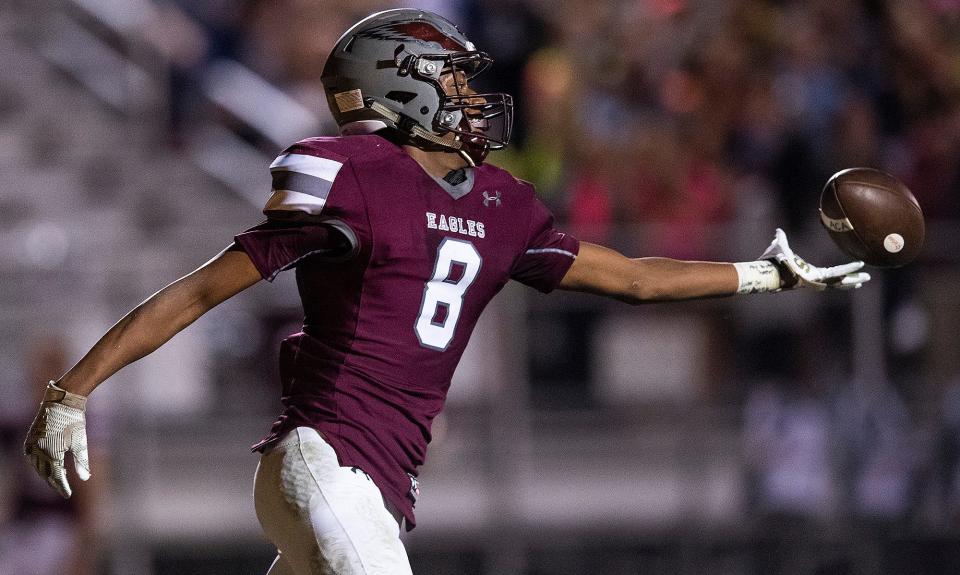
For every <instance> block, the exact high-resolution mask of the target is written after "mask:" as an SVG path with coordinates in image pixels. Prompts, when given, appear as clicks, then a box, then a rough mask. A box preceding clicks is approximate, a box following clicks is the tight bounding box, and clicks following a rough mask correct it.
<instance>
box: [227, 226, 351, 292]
mask: <svg viewBox="0 0 960 575" xmlns="http://www.w3.org/2000/svg"><path fill="white" fill-rule="evenodd" d="M233 240H234V244H233V246H231V249H239V250H243V251H244V252H246V254H247V255H248V256H249V257H250V260H251V261H252V262H253V265H254V266H255V267H256V268H257V271H259V272H260V275H261V276H263V279H265V280H267V281H273V279H274V278H275V277H277V274H278V273H280V272H282V271H283V270H287V269H290V268H292V267H294V266H296V264H297V262H299V261H300V260H302V259H304V258H306V257H310V256H315V257H326V258H328V259H331V260H339V259H346V258H348V257H350V256H351V255H352V254H353V252H355V248H356V245H355V243H353V242H351V240H350V238H349V237H348V231H347V230H344V229H340V228H338V227H336V226H335V225H330V224H324V223H309V222H306V223H305V222H292V221H289V222H288V221H280V220H267V221H265V222H263V223H261V224H260V225H257V226H254V227H252V228H250V229H249V230H246V231H244V232H242V233H240V234H237V236H235V237H234V239H233Z"/></svg>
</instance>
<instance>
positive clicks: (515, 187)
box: [236, 135, 579, 529]
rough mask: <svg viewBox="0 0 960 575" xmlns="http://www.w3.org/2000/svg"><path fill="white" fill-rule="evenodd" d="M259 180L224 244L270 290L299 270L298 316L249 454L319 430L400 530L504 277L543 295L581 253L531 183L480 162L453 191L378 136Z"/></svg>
mask: <svg viewBox="0 0 960 575" xmlns="http://www.w3.org/2000/svg"><path fill="white" fill-rule="evenodd" d="M271 172H272V174H273V195H272V196H271V197H270V199H269V201H268V202H267V205H266V207H265V208H264V213H266V214H267V216H268V217H269V218H270V219H269V220H268V221H267V222H266V223H264V224H262V225H260V226H257V227H256V228H253V229H251V230H248V231H247V232H244V233H241V234H240V235H238V236H237V237H236V246H237V247H238V248H240V249H243V250H244V251H245V252H246V253H247V254H248V255H249V256H250V259H251V260H252V261H253V263H254V265H255V266H256V267H257V269H258V270H259V271H260V273H261V275H262V276H263V277H264V278H265V279H267V280H271V279H273V278H274V277H275V276H276V274H277V273H278V272H279V271H281V270H284V269H288V268H291V267H295V268H296V274H297V285H298V287H299V291H300V297H301V299H302V301H303V308H304V314H305V319H304V325H303V331H302V332H301V333H297V334H294V335H292V336H290V337H289V338H287V339H286V340H284V342H283V344H282V346H281V350H280V376H281V380H282V385H283V395H282V403H283V408H284V409H283V413H282V415H281V416H280V418H279V419H278V420H277V421H276V423H275V424H274V426H273V429H272V430H271V433H270V435H268V436H267V437H266V438H265V439H264V440H263V441H262V442H260V443H259V444H257V445H256V446H254V448H255V449H261V448H263V447H264V446H265V445H267V444H269V443H270V442H272V441H275V440H276V439H277V438H279V437H280V436H281V435H282V434H284V433H285V432H286V431H288V430H290V429H292V428H294V427H297V426H308V427H312V428H315V429H316V430H318V431H319V432H320V433H322V434H323V436H324V438H326V440H327V441H328V442H329V443H330V445H331V446H332V447H333V449H334V450H335V451H336V452H337V455H338V457H339V459H340V464H341V465H343V466H351V467H352V466H357V467H360V468H361V469H363V470H364V471H365V472H367V474H369V475H370V477H371V478H372V479H373V480H374V482H375V483H376V484H377V486H378V487H379V488H380V490H381V491H382V492H383V494H384V496H385V497H386V498H387V499H388V500H389V501H390V502H392V503H393V504H394V505H396V507H397V508H398V509H399V510H400V511H401V512H402V513H403V514H404V516H405V517H406V519H407V525H408V529H412V528H413V525H414V517H413V504H414V495H413V492H412V483H415V482H414V480H413V478H414V477H415V476H416V473H417V468H418V467H419V466H420V465H422V464H423V462H424V458H425V456H426V449H427V444H428V443H429V441H430V425H431V422H432V421H433V418H434V417H435V416H436V415H437V414H438V413H439V412H440V410H441V408H442V407H443V404H444V400H445V398H446V394H447V389H448V388H449V386H450V379H451V377H452V376H453V372H454V369H455V368H456V366H457V362H458V361H459V360H460V356H461V355H462V354H463V350H464V348H465V347H466V345H467V340H468V339H469V337H470V333H471V332H472V330H473V328H474V326H475V325H476V322H477V319H478V317H479V316H480V312H481V311H482V310H483V309H484V307H485V306H486V305H487V303H488V302H489V301H490V299H491V298H492V297H493V296H494V295H495V294H496V293H497V292H498V291H500V289H501V288H502V287H503V286H504V284H506V283H507V281H508V280H509V279H511V278H512V279H515V280H518V281H520V282H523V283H525V284H527V285H530V286H533V287H535V288H537V289H539V290H541V291H544V292H546V291H550V290H552V289H553V288H554V287H555V286H556V285H557V284H558V283H559V282H560V280H561V279H562V278H563V276H564V274H565V273H566V271H567V269H568V268H569V267H570V264H571V263H572V262H573V260H574V258H575V257H576V254H577V251H578V249H579V244H578V242H577V240H575V239H574V238H572V237H570V236H567V235H565V234H563V233H560V232H557V231H556V230H555V229H554V227H553V217H552V216H551V214H550V212H549V211H548V210H547V209H546V208H545V207H544V206H543V205H542V204H541V203H540V202H539V201H538V200H537V198H536V197H535V195H534V191H533V187H532V186H531V185H530V184H528V183H525V182H522V181H519V180H517V179H515V178H514V177H513V176H511V175H510V174H509V173H507V172H505V171H503V170H500V169H498V168H496V167H494V166H490V165H482V166H480V167H478V168H474V169H473V173H471V174H470V176H471V178H472V179H473V187H472V189H469V188H468V189H469V192H468V193H457V192H455V191H454V190H453V189H451V187H449V186H443V185H442V184H441V183H438V181H436V180H434V179H433V178H432V177H431V176H429V175H428V174H427V173H426V172H425V171H424V170H423V169H422V168H421V167H420V165H419V164H418V163H417V162H416V161H414V160H413V159H412V158H411V157H410V156H408V155H407V154H406V153H405V152H404V151H403V150H402V149H401V148H400V147H398V146H396V145H394V144H392V143H390V142H388V141H387V140H385V139H383V138H380V137H379V136H375V135H369V136H349V137H341V138H313V139H309V140H304V141H302V142H299V143H297V144H295V145H294V146H291V147H290V148H289V149H287V150H286V151H285V152H284V153H283V154H281V155H280V156H279V157H278V158H277V160H276V161H275V162H274V163H273V164H272V165H271ZM463 191H464V192H467V190H463ZM291 216H295V217H291Z"/></svg>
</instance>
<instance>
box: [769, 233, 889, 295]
mask: <svg viewBox="0 0 960 575" xmlns="http://www.w3.org/2000/svg"><path fill="white" fill-rule="evenodd" d="M760 259H761V260H767V261H770V262H773V264H774V265H776V266H777V268H778V269H779V270H780V279H781V282H782V287H783V289H796V288H803V287H809V288H813V289H816V290H825V289H844V290H846V289H857V288H859V287H861V286H863V284H865V283H867V282H868V281H870V274H868V273H865V272H861V271H860V269H861V268H863V262H850V263H848V264H843V265H839V266H833V267H829V268H821V267H817V266H815V265H812V264H810V263H808V262H807V261H806V260H804V259H803V258H801V257H800V256H798V255H797V254H795V253H793V250H792V249H790V244H789V243H788V242H787V234H786V233H784V231H783V230H781V229H780V228H777V231H776V234H775V235H774V238H773V243H771V244H770V247H768V248H767V251H765V252H763V255H761V256H760Z"/></svg>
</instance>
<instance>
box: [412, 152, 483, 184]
mask: <svg viewBox="0 0 960 575" xmlns="http://www.w3.org/2000/svg"><path fill="white" fill-rule="evenodd" d="M403 151H405V152H406V153H407V154H408V155H409V156H410V157H411V158H413V159H414V160H415V161H416V162H417V163H418V164H420V167H422V168H423V170H424V171H425V172H427V173H428V174H430V175H431V176H433V177H435V178H442V177H444V176H446V175H447V174H449V173H450V172H451V171H453V170H459V169H460V168H464V167H466V166H468V165H469V164H468V163H467V161H466V160H465V159H463V157H461V156H460V155H459V154H457V153H454V152H437V151H426V150H421V149H420V148H416V147H414V146H403Z"/></svg>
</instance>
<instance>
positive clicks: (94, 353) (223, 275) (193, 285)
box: [57, 250, 261, 395]
mask: <svg viewBox="0 0 960 575" xmlns="http://www.w3.org/2000/svg"><path fill="white" fill-rule="evenodd" d="M260 279H261V278H260V273H259V272H258V271H257V269H256V268H255V267H254V266H253V263H252V262H251V261H250V258H249V257H248V256H247V254H246V253H244V252H242V251H238V250H229V251H228V250H224V251H223V252H221V253H219V254H217V256H215V257H214V258H213V259H211V260H210V261H209V262H207V263H205V264H204V265H202V266H200V268H198V269H197V270H195V271H193V272H191V273H190V274H188V275H186V276H184V277H182V278H180V279H178V280H177V281H175V282H173V283H171V284H170V285H168V286H166V287H165V288H163V289H161V290H160V291H158V292H157V293H155V294H153V295H152V296H150V297H149V298H147V300H146V301H144V302H143V303H141V304H140V305H138V306H137V307H135V308H134V309H133V310H131V311H130V312H129V313H128V314H127V315H125V316H124V317H123V319H121V320H120V321H118V322H117V323H116V324H115V325H114V326H113V327H111V328H110V330H109V331H107V333H106V334H104V336H103V337H102V338H100V341H98V342H97V343H96V345H94V346H93V348H91V349H90V351H89V352H87V354H86V355H85V356H84V357H83V359H81V360H80V361H79V362H78V363H77V364H76V365H75V366H73V367H72V368H71V369H70V371H68V372H67V373H66V374H64V375H63V377H62V378H60V380H59V381H58V382H57V383H58V385H59V386H60V387H61V388H63V389H65V390H66V391H69V392H72V393H76V394H79V395H89V394H90V392H91V391H93V389H94V388H95V387H96V386H97V385H99V384H100V383H101V382H103V381H104V380H105V379H107V378H108V377H110V376H111V375H113V374H114V373H116V372H117V371H119V370H120V369H121V368H123V367H124V366H126V365H128V364H130V363H133V362H134V361H136V360H138V359H140V358H141V357H144V356H145V355H148V354H149V353H151V352H153V351H154V350H156V349H157V348H159V347H160V346H161V345H163V344H164V343H165V342H166V341H167V340H169V339H170V338H172V337H173V336H174V335H176V334H177V333H178V332H180V331H181V330H182V329H184V328H185V327H187V326H188V325H190V324H191V323H193V322H194V321H196V320H197V318H199V317H200V316H202V315H203V314H204V313H206V312H207V311H209V310H210V309H212V308H213V307H214V306H216V305H217V304H219V303H221V302H223V301H224V300H226V299H229V298H230V297H232V296H234V295H236V294H237V293H239V292H241V291H243V290H245V289H246V288H248V287H250V286H251V285H253V284H255V283H257V281H259V280H260Z"/></svg>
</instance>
